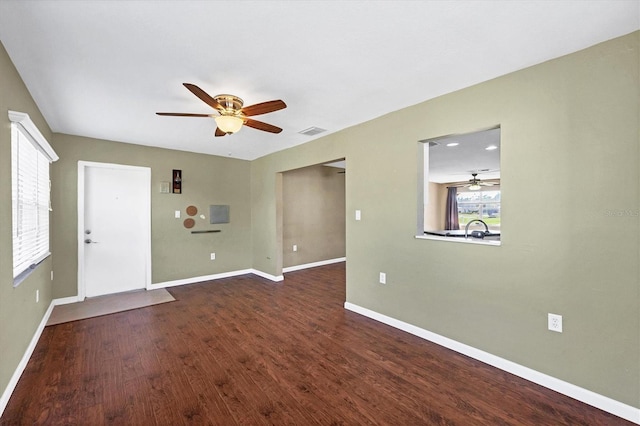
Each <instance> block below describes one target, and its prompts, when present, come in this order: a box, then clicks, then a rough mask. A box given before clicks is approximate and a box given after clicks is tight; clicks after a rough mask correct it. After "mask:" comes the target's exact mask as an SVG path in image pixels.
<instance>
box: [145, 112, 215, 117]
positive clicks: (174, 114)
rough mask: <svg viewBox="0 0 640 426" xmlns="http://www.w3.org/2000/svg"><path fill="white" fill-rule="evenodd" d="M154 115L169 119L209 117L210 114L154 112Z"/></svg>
mask: <svg viewBox="0 0 640 426" xmlns="http://www.w3.org/2000/svg"><path fill="white" fill-rule="evenodd" d="M156 114H158V115H168V116H171V117H211V114H191V113H188V112H156Z"/></svg>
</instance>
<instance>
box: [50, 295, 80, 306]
mask: <svg viewBox="0 0 640 426" xmlns="http://www.w3.org/2000/svg"><path fill="white" fill-rule="evenodd" d="M76 302H80V298H79V297H78V296H70V297H61V298H60V299H53V300H52V301H51V303H53V306H58V305H68V304H70V303H76Z"/></svg>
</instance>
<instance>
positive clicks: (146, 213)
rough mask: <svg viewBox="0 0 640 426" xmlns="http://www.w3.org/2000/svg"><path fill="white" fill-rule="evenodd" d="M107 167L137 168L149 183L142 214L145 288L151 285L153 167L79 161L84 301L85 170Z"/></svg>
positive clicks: (82, 295)
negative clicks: (144, 242) (144, 241)
mask: <svg viewBox="0 0 640 426" xmlns="http://www.w3.org/2000/svg"><path fill="white" fill-rule="evenodd" d="M90 167H94V168H106V169H120V170H137V171H141V172H143V174H144V178H145V181H146V183H147V185H146V190H145V195H144V201H145V203H144V210H143V211H142V212H140V215H141V216H142V217H143V218H144V222H145V225H144V234H145V240H146V244H145V245H144V250H145V253H144V258H145V283H144V286H145V289H147V290H149V289H150V287H151V168H149V167H140V166H129V165H124V164H114V163H97V162H93V161H78V229H77V239H78V300H79V301H83V300H84V299H85V297H86V282H85V277H84V250H85V246H86V244H85V243H84V229H85V226H84V211H85V198H84V191H85V171H86V170H87V169H88V168H90Z"/></svg>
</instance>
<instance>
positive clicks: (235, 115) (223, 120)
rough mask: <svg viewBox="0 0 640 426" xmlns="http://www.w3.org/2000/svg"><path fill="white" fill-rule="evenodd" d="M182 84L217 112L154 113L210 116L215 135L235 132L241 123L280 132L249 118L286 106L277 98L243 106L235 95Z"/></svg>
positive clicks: (276, 128) (176, 115) (177, 115)
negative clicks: (214, 126) (214, 122)
mask: <svg viewBox="0 0 640 426" xmlns="http://www.w3.org/2000/svg"><path fill="white" fill-rule="evenodd" d="M182 84H184V87H186V88H187V89H189V91H190V92H191V93H193V94H194V95H196V96H197V97H198V98H200V99H201V100H202V101H204V102H205V103H206V104H207V105H209V106H210V107H212V108H214V109H215V110H216V111H217V112H218V114H192V113H186V112H156V114H158V115H168V116H173V117H212V118H213V119H214V120H216V125H217V127H216V133H215V135H216V136H226V135H230V134H232V133H236V132H237V131H239V130H240V129H241V128H242V125H247V126H249V127H253V128H254V129H258V130H262V131H265V132H271V133H280V132H281V131H282V129H281V128H280V127H276V126H274V125H271V124H268V123H263V122H262V121H258V120H254V119H252V118H249V117H252V116H254V115H261V114H266V113H269V112H274V111H278V110H281V109H283V108H286V107H287V105H286V104H285V103H284V102H283V101H281V100H279V99H278V100H275V101H268V102H262V103H259V104H255V105H250V106H246V107H243V106H242V105H243V101H242V99H240V98H239V97H237V96H234V95H217V96H213V97H212V96H210V95H209V94H208V93H207V92H205V91H204V90H202V89H201V88H199V87H198V86H196V85H195V84H190V83H182Z"/></svg>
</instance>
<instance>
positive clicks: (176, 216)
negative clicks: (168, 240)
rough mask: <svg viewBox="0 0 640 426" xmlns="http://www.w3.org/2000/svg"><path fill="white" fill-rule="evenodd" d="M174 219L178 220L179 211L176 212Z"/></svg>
mask: <svg viewBox="0 0 640 426" xmlns="http://www.w3.org/2000/svg"><path fill="white" fill-rule="evenodd" d="M175 218H176V219H180V210H176V213H175Z"/></svg>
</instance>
